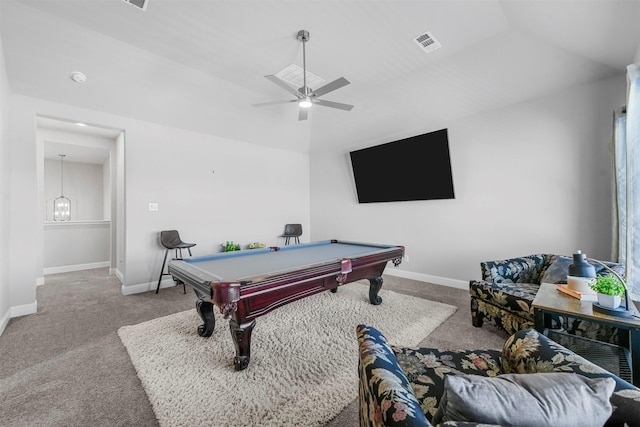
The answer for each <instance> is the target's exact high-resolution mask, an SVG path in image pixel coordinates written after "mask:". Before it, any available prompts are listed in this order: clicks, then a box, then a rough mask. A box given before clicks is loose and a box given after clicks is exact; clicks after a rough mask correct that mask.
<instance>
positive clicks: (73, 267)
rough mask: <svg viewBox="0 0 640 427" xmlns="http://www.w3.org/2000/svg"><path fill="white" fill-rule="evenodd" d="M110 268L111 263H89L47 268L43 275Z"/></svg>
mask: <svg viewBox="0 0 640 427" xmlns="http://www.w3.org/2000/svg"><path fill="white" fill-rule="evenodd" d="M105 267H111V261H100V262H91V263H88V264H76V265H63V266H60V267H48V268H45V269H44V274H45V275H47V274H58V273H68V272H70V271H80V270H93V269H94V268H105Z"/></svg>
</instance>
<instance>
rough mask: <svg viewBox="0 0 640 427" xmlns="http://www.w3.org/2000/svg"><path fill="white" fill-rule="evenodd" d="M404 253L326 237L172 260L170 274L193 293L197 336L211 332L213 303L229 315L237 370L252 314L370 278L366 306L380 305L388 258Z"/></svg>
mask: <svg viewBox="0 0 640 427" xmlns="http://www.w3.org/2000/svg"><path fill="white" fill-rule="evenodd" d="M403 255H404V247H403V246H394V245H378V244H367V243H356V242H346V241H339V240H326V241H321V242H314V243H305V244H299V245H290V246H284V247H269V248H263V249H249V250H243V251H234V252H223V253H218V254H214V255H210V256H203V257H195V258H186V259H183V260H174V261H171V262H169V273H170V274H171V275H172V276H173V278H174V279H175V280H177V281H179V282H183V283H186V284H187V285H189V286H191V287H192V288H193V289H194V291H195V292H196V295H197V297H198V299H197V302H196V310H197V312H198V314H199V315H200V317H201V318H202V320H203V322H204V323H203V324H202V325H200V326H198V334H199V335H200V336H202V337H209V336H211V334H212V333H213V330H214V327H215V317H214V313H213V307H214V305H215V306H217V307H218V308H219V309H220V312H221V313H222V314H223V316H224V318H225V319H230V322H229V327H230V329H231V338H232V339H233V342H234V344H235V347H236V356H235V358H234V367H235V369H236V370H238V371H240V370H243V369H245V368H246V367H247V366H248V365H249V359H250V353H251V352H250V347H251V332H252V331H253V328H254V326H255V324H256V318H257V317H259V316H262V315H264V314H267V313H269V312H270V311H272V310H274V309H276V308H278V307H281V306H283V305H285V304H289V303H290V302H293V301H296V300H299V299H301V298H305V297H308V296H310V295H314V294H317V293H319V292H323V291H326V290H331V291H332V292H336V290H337V288H338V286H340V285H343V284H345V283H350V282H354V281H356V280H362V279H368V280H369V301H370V302H371V304H374V305H377V304H380V303H381V302H382V298H381V297H380V296H379V295H378V291H379V290H380V288H381V287H382V272H383V271H384V269H385V267H386V265H387V262H388V261H392V262H393V264H394V265H396V266H398V265H399V264H400V262H401V261H402V257H403Z"/></svg>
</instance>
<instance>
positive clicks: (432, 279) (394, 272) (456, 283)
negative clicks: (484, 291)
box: [384, 268, 469, 290]
mask: <svg viewBox="0 0 640 427" xmlns="http://www.w3.org/2000/svg"><path fill="white" fill-rule="evenodd" d="M384 274H388V275H389V276H396V277H402V278H404V279H411V280H418V281H420V282H429V283H433V284H436V285H442V286H449V287H450V288H458V289H464V290H468V289H469V281H468V280H467V281H465V280H457V279H450V278H448V277H440V276H432V275H430V274H423V273H414V272H412V271H405V270H399V269H397V268H386V269H385V270H384Z"/></svg>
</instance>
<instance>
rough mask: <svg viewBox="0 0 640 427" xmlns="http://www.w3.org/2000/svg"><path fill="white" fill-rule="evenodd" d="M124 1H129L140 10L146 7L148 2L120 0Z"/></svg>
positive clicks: (145, 0)
mask: <svg viewBox="0 0 640 427" xmlns="http://www.w3.org/2000/svg"><path fill="white" fill-rule="evenodd" d="M122 1H123V2H125V3H129V4H130V5H131V6H135V7H137V8H138V9H140V10H146V9H147V3H149V0H122Z"/></svg>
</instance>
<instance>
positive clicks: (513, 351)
mask: <svg viewBox="0 0 640 427" xmlns="http://www.w3.org/2000/svg"><path fill="white" fill-rule="evenodd" d="M356 332H357V335H358V344H359V355H360V358H359V365H358V375H359V401H360V426H361V427H364V426H395V425H398V426H400V425H401V426H430V425H442V426H479V425H484V426H486V425H534V424H535V425H545V426H546V425H558V426H560V425H562V426H563V427H564V426H567V425H572V424H571V423H570V422H567V421H566V420H563V419H562V418H563V417H566V416H568V417H570V418H571V419H572V420H574V421H575V420H577V424H575V423H574V424H573V425H580V426H594V425H605V426H625V425H626V426H628V427H633V426H639V425H640V390H639V389H638V388H636V387H634V386H633V385H631V384H629V383H628V382H626V381H624V380H622V379H620V378H618V377H616V376H614V375H613V374H610V373H609V372H607V371H605V370H603V369H602V368H600V367H598V366H596V365H594V364H592V363H591V362H589V361H587V360H586V359H583V358H582V357H580V356H578V355H576V354H575V353H573V352H571V351H570V350H567V349H566V348H564V347H562V346H560V345H559V344H557V343H555V342H553V341H551V340H550V339H549V338H547V337H546V336H544V335H542V334H539V333H538V332H537V331H535V330H534V329H525V330H521V331H518V332H517V333H515V334H514V335H512V336H511V337H509V338H508V339H507V341H506V342H505V344H504V347H503V349H502V351H500V350H460V351H441V350H437V349H431V348H406V347H397V346H390V345H389V344H388V343H387V341H386V339H385V338H384V336H383V335H382V334H381V333H380V331H378V330H377V329H375V328H373V327H370V326H365V325H359V326H358V327H357V329H356ZM522 374H527V375H522ZM529 374H531V375H529ZM534 374H535V375H534ZM558 376H560V377H559V378H560V379H558ZM453 377H455V378H453ZM452 378H453V379H456V380H464V381H469V379H471V381H472V382H473V381H485V382H487V383H491V382H495V381H501V380H502V379H518V380H520V381H522V380H523V379H525V380H529V379H531V380H535V381H538V380H544V381H547V380H551V381H553V382H552V383H551V384H552V386H549V385H548V384H549V383H547V385H546V386H545V387H544V391H545V392H549V393H552V394H551V395H550V396H552V397H551V398H549V399H547V400H543V401H542V402H543V403H542V405H540V402H539V401H538V400H536V398H532V399H527V398H521V397H519V396H518V394H517V393H514V394H511V393H505V394H498V395H497V396H495V395H492V394H491V393H487V392H485V391H481V390H483V389H474V388H471V389H470V390H471V397H470V398H467V399H464V400H463V401H462V402H463V406H464V407H466V406H468V407H470V408H471V407H474V406H475V407H478V406H479V407H480V408H481V410H482V411H486V410H487V409H488V411H489V412H490V413H491V414H492V415H490V416H489V417H493V416H497V415H493V414H499V415H500V414H501V415H502V416H503V418H501V419H500V420H498V421H500V422H495V420H493V422H488V421H491V420H487V419H481V420H478V419H475V420H474V419H469V418H468V417H467V414H465V410H464V408H463V410H460V411H459V412H457V413H456V412H455V411H454V412H453V414H457V415H456V416H459V418H457V419H450V418H451V413H449V414H447V408H446V404H447V398H445V397H443V396H447V392H448V396H449V397H448V403H449V405H450V406H452V405H453V404H452V402H454V397H455V394H452V393H453V392H452V389H451V383H452ZM569 379H570V380H571V381H569ZM574 380H580V381H589V382H597V383H598V384H600V385H602V384H605V383H606V385H607V387H609V388H607V389H598V390H597V392H593V393H592V392H591V390H590V391H589V393H588V395H586V397H583V398H576V397H575V396H576V394H575V393H574V391H573V388H572V386H571V384H570V383H572V382H574ZM535 381H534V382H535ZM580 387H583V385H582V384H581V385H580ZM553 393H555V395H554V394H553ZM595 396H599V398H600V401H599V403H592V402H589V400H590V399H591V398H594V397H595ZM571 397H573V400H572V399H571ZM582 399H586V400H587V401H584V400H582ZM527 403H530V404H533V405H538V406H543V407H547V408H546V409H549V408H551V409H550V412H551V414H550V415H548V414H545V416H547V415H548V416H549V418H547V419H542V418H536V422H535V423H533V424H530V423H527V422H524V421H523V418H522V417H524V416H525V415H526V413H525V409H524V408H525V406H527V405H526V404H527ZM443 406H445V408H444V409H443V408H442V407H443ZM458 409H459V408H458ZM605 409H606V410H607V411H608V412H606V413H604V412H600V413H599V414H595V415H594V414H591V411H592V410H596V411H604V410H605ZM554 411H555V412H556V413H553V412H554ZM505 413H506V415H505ZM447 416H448V417H449V419H447ZM504 417H507V418H509V417H513V418H515V419H516V421H515V422H511V421H508V420H505V418H504ZM554 417H558V418H554ZM597 419H600V422H596V421H594V420H597ZM554 420H555V421H554ZM432 423H433V424H432Z"/></svg>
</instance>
